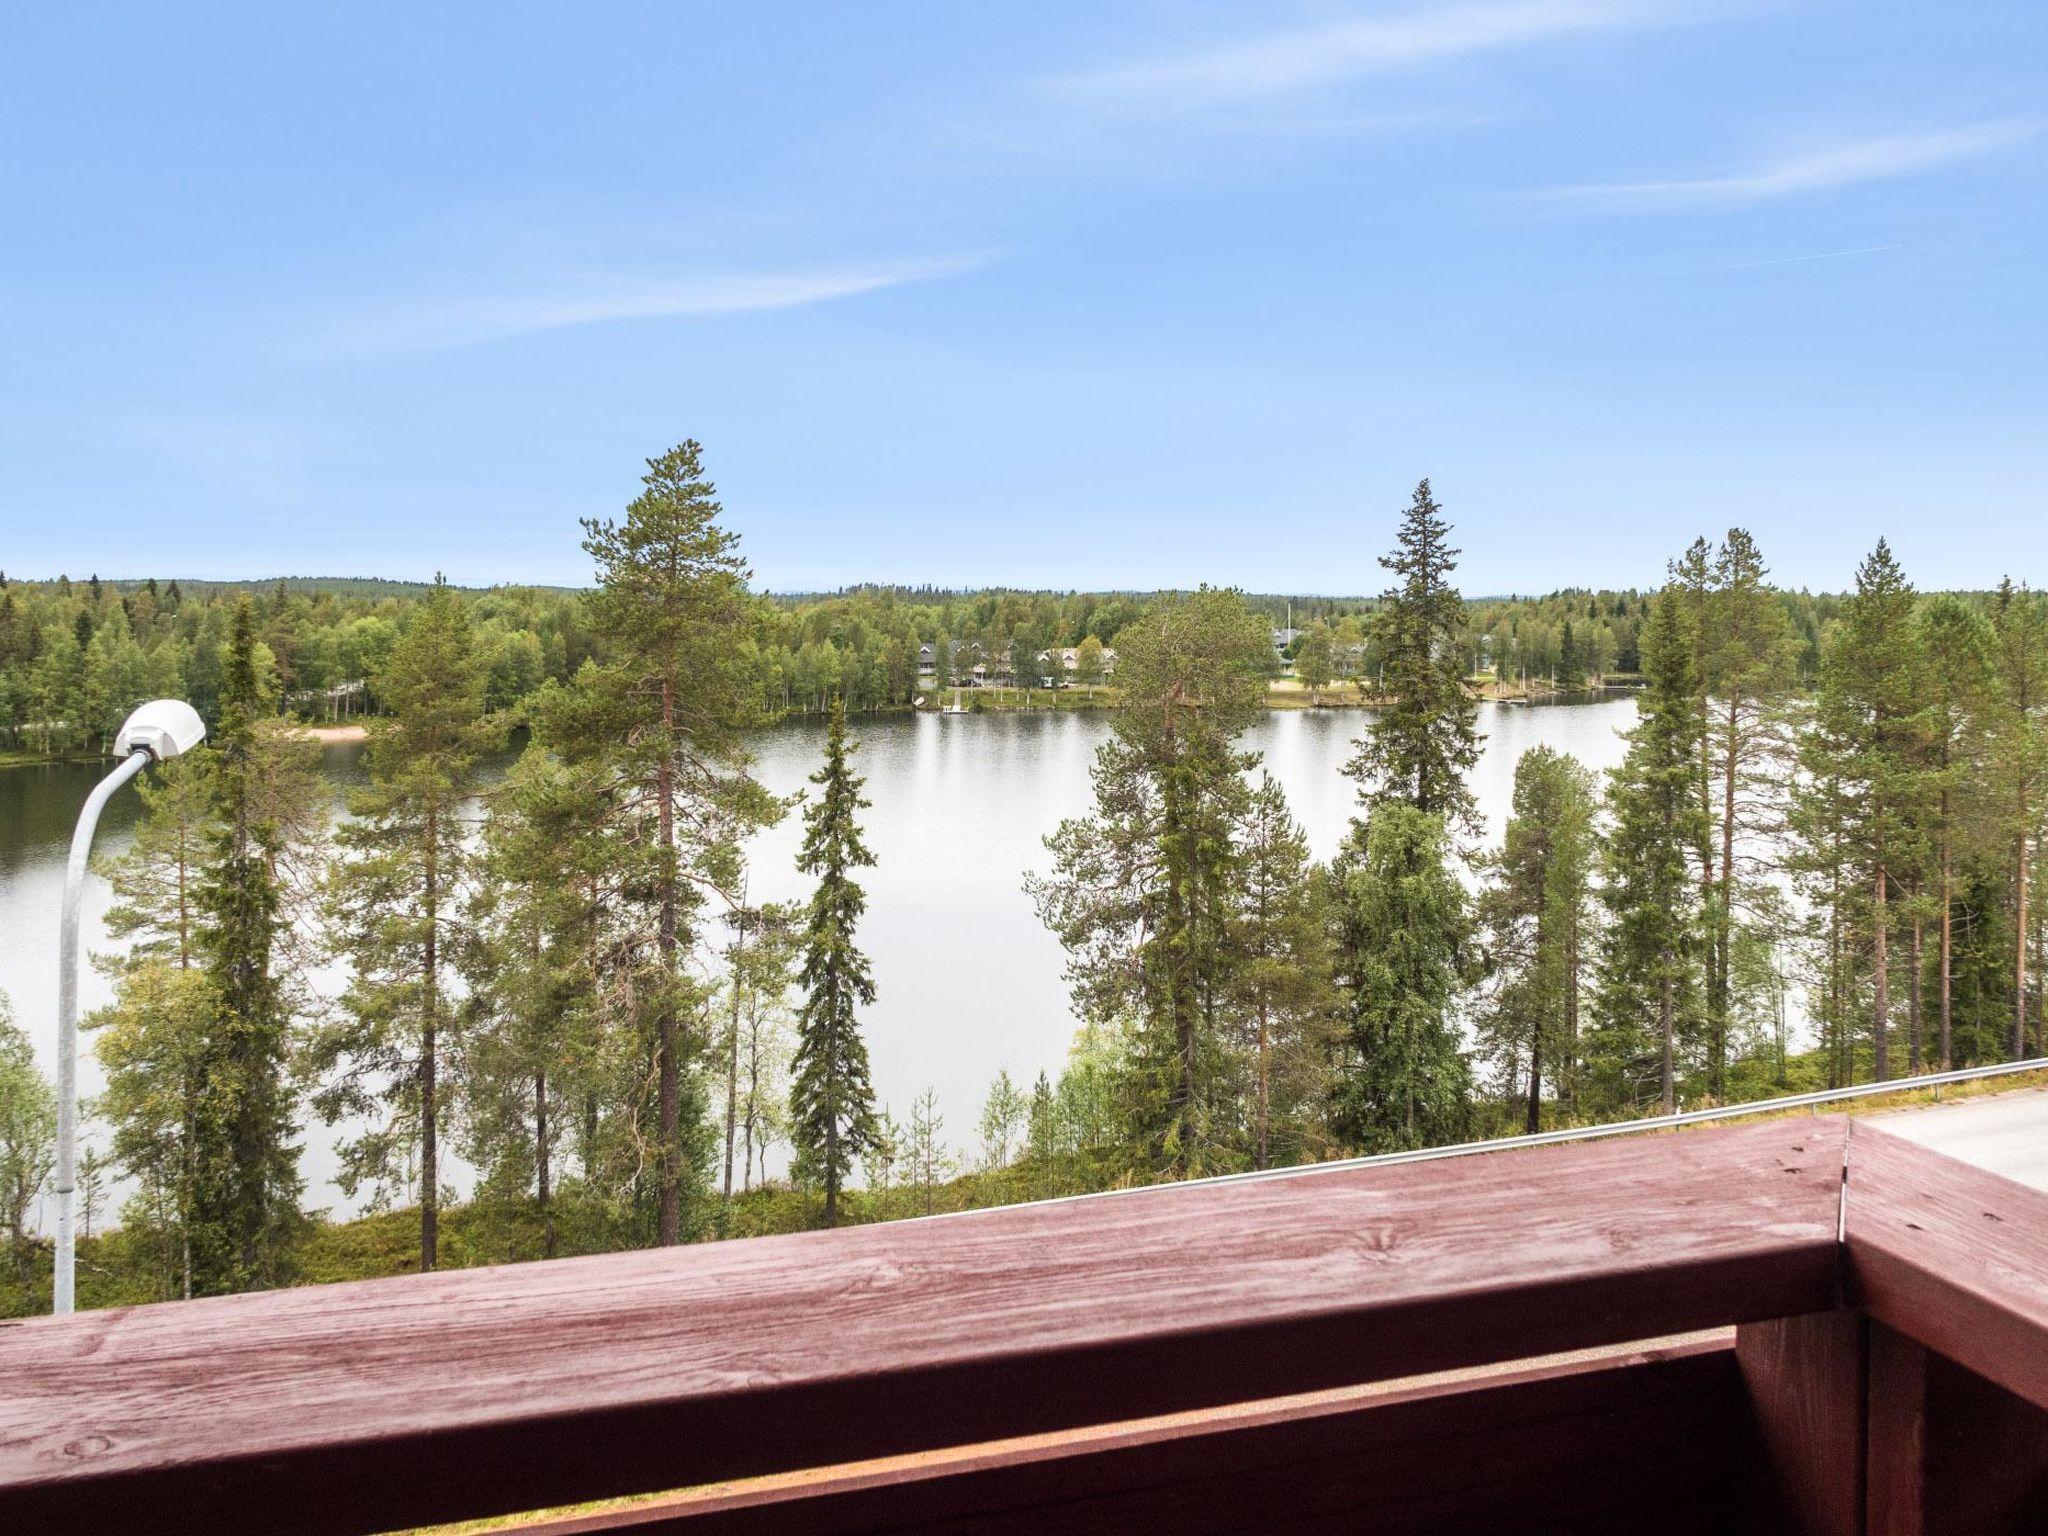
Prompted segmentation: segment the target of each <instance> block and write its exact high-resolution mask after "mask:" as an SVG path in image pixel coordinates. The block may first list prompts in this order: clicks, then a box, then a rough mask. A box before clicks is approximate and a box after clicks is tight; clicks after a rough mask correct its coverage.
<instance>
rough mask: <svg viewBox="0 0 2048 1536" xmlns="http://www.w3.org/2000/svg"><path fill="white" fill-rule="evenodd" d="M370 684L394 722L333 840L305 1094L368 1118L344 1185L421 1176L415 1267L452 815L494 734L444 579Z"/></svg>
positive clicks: (460, 857) (443, 1038)
mask: <svg viewBox="0 0 2048 1536" xmlns="http://www.w3.org/2000/svg"><path fill="white" fill-rule="evenodd" d="M374 687H375V690H376V694H377V697H378V698H379V699H380V700H382V701H383V704H384V706H385V708H386V709H388V710H389V711H390V714H389V715H387V716H386V717H384V718H382V719H380V720H378V721H376V722H374V723H373V724H372V725H371V727H370V735H369V741H368V744H367V746H366V748H365V750H364V758H365V761H366V764H367V766H368V768H369V775H370V782H369V784H368V786H367V787H365V788H363V789H361V790H359V791H357V792H356V793H355V794H353V795H351V796H350V797H349V809H350V810H351V812H352V813H353V815H352V817H351V819H350V820H349V821H347V822H345V823H344V824H343V825H342V826H341V828H340V829H339V832H338V833H337V837H336V841H337V842H339V843H340V845H341V847H342V848H343V850H344V851H345V854H346V855H347V856H346V857H344V858H343V859H342V860H340V861H339V862H338V863H337V864H336V865H335V868H334V872H333V875H332V879H331V890H330V896H331V902H332V912H333V916H334V920H335V923H336V926H337V928H338V929H339V931H340V935H341V939H342V945H343V948H344V949H345V951H346V952H347V954H348V956H349V958H350V960H351V961H352V962H353V972H354V974H353V977H352V979H351V981H350V983H349V986H348V990H347V991H346V992H344V993H343V994H342V999H341V1002H342V1014H343V1016H342V1017H341V1018H340V1019H338V1020H337V1021H336V1022H335V1023H333V1024H332V1025H330V1026H328V1027H326V1028H324V1029H322V1030H320V1031H319V1032H318V1033H317V1034H316V1035H315V1037H314V1040H313V1042H312V1048H311V1051H310V1053H309V1054H310V1060H311V1062H312V1064H313V1066H314V1068H315V1070H316V1071H318V1072H319V1073H320V1074H321V1075H322V1076H323V1078H324V1079H325V1084H324V1086H323V1087H322V1088H321V1089H320V1091H319V1092H318V1093H317V1094H315V1095H314V1105H315V1107H316V1108H318V1109H319V1111H320V1113H321V1115H322V1116H323V1117H324V1118H325V1119H326V1120H327V1122H328V1123H329V1124H330V1125H332V1124H334V1123H335V1122H336V1121H339V1120H343V1119H347V1120H350V1121H352V1122H362V1123H366V1124H367V1125H368V1129H367V1130H366V1131H364V1133H363V1134H361V1135H360V1136H357V1137H355V1138H353V1139H351V1140H350V1141H349V1142H348V1143H347V1144H346V1145H345V1146H344V1147H343V1149H342V1187H343V1189H344V1190H346V1191H348V1192H349V1193H351V1194H353V1193H354V1192H355V1190H356V1188H357V1187H358V1186H359V1185H360V1184H362V1183H364V1182H372V1183H375V1184H377V1185H379V1186H381V1187H384V1188H390V1187H392V1186H394V1185H397V1184H401V1183H403V1182H405V1181H406V1180H407V1178H408V1176H409V1175H412V1174H414V1173H417V1177H418V1183H419V1196H420V1268H421V1270H423V1271H424V1270H430V1269H432V1268H434V1266H435V1264H436V1262H437V1261H438V1257H439V1231H440V1204H441V1150H440V1149H441V1135H442V1131H443V1128H444V1123H445V1121H446V1119H447V1110H446V1108H445V1107H444V1100H445V1097H446V1091H447V1079H446V1077H445V1075H444V1072H443V1065H444V1057H445V1053H446V1049H447V1037H448V1033H449V1029H450V1025H451V1023H452V1022H453V1019H454V1013H455V1010H454V1007H453V1003H452V996H451V994H452V988H451V986H450V980H451V976H452V972H453V968H454V965H455V962H456V960H457V958H458V947H459V945H460V943H461V941H462V939H463V937H464V934H465V924H464V921H463V919H464V903H465V900H466V896H467V885H468V881H469V877H470V872H471V866H472V863H473V862H474V855H473V850H472V842H473V838H472V836H471V832H472V829H471V827H470V826H469V825H468V823H467V820H466V818H465V816H464V812H463V807H464V804H465V802H467V801H468V800H469V799H470V798H471V797H472V796H473V795H474V794H475V792H476V762H477V757H478V754H479V753H481V752H482V751H484V750H485V749H486V748H487V747H488V746H490V745H492V744H493V742H494V740H495V738H496V736H497V734H498V733H497V731H496V729H495V728H494V727H493V726H492V725H491V724H490V723H489V722H487V721H486V719H485V717H484V663H483V658H482V657H481V656H480V655H479V653H478V650H477V646H476V641H475V639H474V637H473V636H472V634H471V632H470V625H469V614H468V611H467V609H466V608H465V607H464V606H463V602H462V599H461V598H460V597H458V596H457V595H456V594H455V592H454V590H453V589H452V588H450V587H449V586H448V585H447V583H446V582H444V581H442V580H440V579H439V578H438V577H437V578H436V579H435V582H434V587H433V590H432V591H431V592H430V593H429V594H428V595H427V597H426V599H425V601H424V602H422V603H421V604H420V606H419V607H418V608H417V609H415V610H414V612H413V615H412V622H411V623H409V624H408V625H407V626H406V628H405V632H404V633H403V634H402V635H401V636H400V637H399V641H398V644H397V646H396V647H394V648H393V650H392V652H391V655H390V658H389V659H388V660H387V661H386V663H385V665H384V666H383V668H382V669H381V670H380V671H379V672H378V674H377V676H376V678H375V680H374Z"/></svg>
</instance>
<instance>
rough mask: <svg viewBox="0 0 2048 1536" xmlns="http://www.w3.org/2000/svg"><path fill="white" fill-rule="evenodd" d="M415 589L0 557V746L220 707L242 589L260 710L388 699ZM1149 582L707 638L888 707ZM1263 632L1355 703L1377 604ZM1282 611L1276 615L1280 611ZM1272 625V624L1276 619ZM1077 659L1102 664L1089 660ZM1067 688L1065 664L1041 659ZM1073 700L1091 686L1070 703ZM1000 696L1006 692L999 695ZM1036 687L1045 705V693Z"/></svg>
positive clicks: (1498, 632) (1473, 658)
mask: <svg viewBox="0 0 2048 1536" xmlns="http://www.w3.org/2000/svg"><path fill="white" fill-rule="evenodd" d="M433 590H434V588H433V586H432V584H431V583H417V582H394V581H374V580H369V579H362V578H338V579H318V580H314V579H303V578H302V579H283V580H278V581H274V582H261V583H256V584H253V585H249V584H244V585H237V584H233V583H223V582H200V581H190V580H187V581H177V580H165V581H159V580H157V579H155V578H150V579H147V580H142V581H103V580H101V579H100V578H99V577H98V576H92V577H89V578H87V579H85V580H82V581H73V580H71V579H70V578H68V577H62V576H60V577H58V578H56V579H54V580H49V581H21V580H18V579H16V580H10V579H9V578H8V577H7V576H6V575H5V574H4V573H0V754H5V755H11V756H15V757H40V756H53V755H64V754H73V753H97V752H101V751H104V750H105V749H106V746H107V743H108V742H109V741H110V740H111V738H112V735H113V733H114V732H115V731H116V730H117V729H118V728H119V726H120V724H121V721H122V720H123V719H124V718H126V715H127V712H128V711H129V710H130V709H132V708H133V707H134V706H135V705H136V704H137V703H140V702H141V701H143V700H145V699H150V698H158V697H178V698H185V699H189V700H190V701H191V702H192V703H193V704H194V705H195V706H196V707H197V708H198V709H199V711H200V713H201V714H202V715H204V716H205V717H206V719H207V721H208V722H209V723H210V724H212V723H217V721H218V719H219V716H220V710H221V669H222V667H223V665H224V663H225V656H226V649H227V644H228V639H229V631H230V629H231V627H232V624H233V620H234V613H235V609H236V606H237V605H238V604H239V603H240V602H241V601H242V599H244V598H247V599H249V601H250V604H251V607H252V610H253V618H254V624H255V633H256V640H257V646H258V649H257V653H256V656H257V662H256V664H257V666H258V669H259V670H260V671H261V673H262V674H263V678H264V689H265V693H264V699H265V708H266V709H268V710H271V711H273V712H275V713H278V714H281V715H285V716H289V717H291V718H294V719H297V720H301V721H305V722H311V723H320V722H329V721H336V720H342V719H352V718H355V717H357V716H362V715H374V714H383V713H386V712H388V708H389V706H388V701H386V700H385V699H384V697H383V695H382V693H381V691H380V687H379V678H380V676H381V674H382V672H383V669H384V668H385V666H386V665H387V663H388V662H389V659H390V656H391V652H392V648H393V646H394V645H395V644H396V643H397V639H398V636H399V634H400V633H401V632H402V631H403V630H404V628H405V627H406V625H407V624H408V623H409V622H410V621H411V616H412V615H413V614H414V612H416V611H417V610H418V608H419V607H420V605H421V604H422V603H424V602H425V601H426V600H427V599H428V598H429V597H430V596H431V594H432V592H433ZM456 596H457V597H458V598H459V599H460V600H461V602H462V603H463V605H464V606H465V607H466V608H467V610H468V617H469V624H470V628H471V630H472V632H473V635H474V637H475V641H476V645H477V647H478V650H479V653H480V654H481V656H482V658H483V670H484V700H485V704H486V706H487V707H488V708H489V709H491V710H493V711H504V710H508V709H511V708H513V707H515V706H517V705H519V704H521V703H523V702H524V701H525V700H527V699H530V698H531V697H533V696H534V695H535V694H536V693H538V692H539V691H540V690H541V689H542V688H543V687H545V686H547V685H548V684H551V683H552V684H566V683H568V682H569V681H570V680H571V679H572V678H573V677H574V676H575V674H576V673H577V671H578V670H579V669H580V668H581V667H582V666H583V664H584V663H585V662H586V661H588V660H590V659H591V658H592V657H593V656H594V655H595V654H596V653H597V651H596V645H595V642H594V639H593V636H592V634H591V631H590V618H589V611H588V602H587V595H586V594H585V593H582V592H579V591H573V590H569V589H566V588H552V587H493V588H489V589H485V590H473V591H458V592H457V593H456ZM1157 596H1158V594H1155V593H1138V592H1109V593H1104V592H1074V593H1053V592H1010V591H979V592H942V591H936V590H932V589H921V588H900V587H881V586H862V587H854V588H849V589H847V590H845V591H843V592H835V593H813V594H800V595H775V596H769V595H759V594H749V595H748V596H747V598H746V600H745V601H744V602H743V603H742V605H741V611H740V612H739V613H737V614H736V615H735V616H734V621H733V623H732V625H731V627H730V629H729V631H728V632H727V634H726V636H725V654H724V655H723V656H722V657H721V665H722V666H723V667H725V668H727V669H729V670H731V671H732V672H733V673H734V675H735V676H736V677H738V678H739V679H740V680H741V682H742V683H743V685H744V686H746V687H747V688H748V689H749V690H750V691H751V692H752V693H753V695H754V697H755V701H756V703H757V705H758V707H759V709H760V710H761V711H762V712H763V713H764V714H771V715H772V714H781V713H823V712H824V711H825V710H826V709H828V708H829V707H830V704H831V702H832V701H833V700H834V699H839V700H843V701H844V703H845V704H846V707H847V708H848V709H849V710H850V711H852V712H853V713H855V714H862V713H873V712H875V711H877V710H884V709H900V708H905V707H908V706H909V705H910V704H911V703H912V702H913V701H914V700H915V699H917V698H918V697H919V696H920V695H921V694H922V693H923V692H925V691H926V690H929V689H931V688H932V687H933V685H934V683H935V682H937V681H940V680H944V681H948V682H950V681H953V680H958V681H961V682H969V681H973V680H974V679H975V678H976V676H977V673H976V668H977V667H979V668H981V673H980V674H979V675H980V676H981V677H982V678H983V679H984V680H993V679H994V678H996V677H1003V678H1005V679H1007V678H1009V677H1010V676H1011V675H1013V674H1012V672H1011V669H1010V667H1009V666H1008V665H1007V659H1008V658H1010V657H1012V656H1022V655H1040V654H1043V653H1045V652H1047V651H1050V650H1055V649H1062V648H1067V647H1088V648H1090V649H1091V650H1092V647H1090V642H1091V641H1092V642H1094V644H1095V645H1098V646H1100V647H1102V648H1104V650H1105V651H1107V652H1109V654H1111V655H1112V656H1113V653H1114V647H1115V645H1116V641H1117V637H1118V635H1119V634H1121V633H1122V631H1123V630H1124V628H1125V627H1126V626H1127V625H1129V624H1130V623H1131V622H1132V621H1133V620H1134V619H1135V618H1136V617H1137V616H1138V615H1139V614H1140V613H1142V612H1144V611H1145V609H1146V608H1147V607H1148V606H1149V605H1150V604H1151V603H1152V602H1153V601H1154V600H1155V598H1156V597H1157ZM1776 600H1777V601H1778V602H1779V603H1781V604H1782V605H1783V607H1784V609H1785V613H1786V618H1787V622H1788V623H1789V624H1790V626H1791V628H1792V632H1793V634H1794V636H1795V639H1796V650H1797V654H1796V657H1795V667H1796V671H1797V674H1798V676H1799V677H1800V678H1801V679H1802V680H1804V681H1808V682H1810V681H1811V679H1812V677H1813V675H1814V673H1815V671H1816V670H1817V668H1818V665H1819V646H1820V634H1821V631H1822V629H1823V628H1824V627H1825V625H1826V624H1827V623H1828V622H1829V621H1830V620H1831V619H1832V617H1833V615H1834V612H1835V610H1836V607H1837V604H1838V601H1839V600H1838V599H1835V598H1831V597H1826V596H1822V597H1813V596H1810V595H1808V594H1805V593H1780V594H1776ZM1245 602H1246V604H1247V605H1248V606H1249V607H1250V608H1251V609H1252V610H1253V611H1255V612H1257V613H1258V614H1260V615H1261V616H1262V617H1263V618H1265V619H1267V620H1269V621H1270V623H1271V625H1272V627H1273V629H1274V632H1275V634H1276V635H1277V636H1279V637H1280V638H1281V640H1282V645H1281V647H1280V656H1278V657H1276V658H1275V660H1276V663H1277V662H1278V661H1280V660H1281V659H1283V658H1284V660H1285V661H1287V662H1290V663H1292V665H1293V669H1294V670H1295V671H1296V672H1297V673H1298V674H1299V675H1300V676H1301V677H1302V678H1303V680H1304V681H1305V682H1307V683H1309V684H1311V685H1313V686H1314V687H1315V688H1316V689H1317V690H1318V695H1319V696H1320V695H1321V692H1322V690H1324V689H1327V688H1328V687H1329V686H1330V685H1331V684H1333V683H1334V684H1336V685H1337V688H1338V692H1337V694H1336V695H1334V696H1333V701H1335V700H1341V699H1344V698H1346V697H1347V695H1346V694H1345V692H1344V690H1345V688H1346V686H1347V685H1352V687H1353V692H1352V693H1351V694H1350V695H1348V697H1352V698H1355V697H1357V696H1358V695H1357V693H1356V685H1363V687H1364V690H1365V693H1364V696H1365V697H1376V696H1377V692H1378V689H1379V687H1380V685H1381V683H1382V681H1383V675H1384V669H1385V657H1384V655H1383V653H1382V650H1381V647H1380V643H1379V638H1378V634H1379V632H1378V630H1377V628H1376V626H1375V624H1374V622H1373V614H1374V609H1375V607H1376V606H1377V599H1368V598H1351V599H1338V598H1324V597H1288V596H1247V597H1246V598H1245ZM1465 610H1466V615H1467V622H1466V626H1465V629H1464V632H1463V638H1462V644H1463V646H1464V649H1463V651H1461V654H1463V655H1465V656H1466V657H1467V659H1468V663H1469V666H1470V669H1471V671H1472V672H1473V674H1474V675H1475V676H1485V677H1488V678H1497V679H1498V680H1499V681H1500V682H1501V683H1502V684H1503V685H1505V686H1518V685H1523V684H1530V683H1533V684H1536V685H1540V686H1541V687H1544V688H1549V687H1559V688H1565V689H1571V688H1577V687H1583V686H1585V685H1587V684H1588V683H1591V682H1596V681H1599V680H1601V679H1603V678H1606V677H1610V676H1621V677H1633V676H1634V675H1635V674H1637V673H1638V672H1639V671H1640V668H1641V658H1640V650H1641V647H1640V641H1639V636H1640V633H1641V630H1642V627H1643V625H1644V623H1645V622H1646V621H1647V618H1648V613H1649V598H1648V596H1646V595H1645V594H1643V593H1639V592H1633V591H1630V592H1591V591H1568V592H1554V593H1551V594H1549V595H1547V596H1544V597H1498V598H1480V599H1473V600H1472V601H1470V602H1469V603H1467V604H1466V605H1465ZM1290 621H1291V623H1290ZM1290 631H1291V633H1290ZM1097 666H1098V668H1099V667H1100V666H1101V663H1100V662H1099V661H1098V663H1097ZM1047 670H1048V675H1049V676H1050V677H1051V679H1052V680H1053V681H1054V682H1055V683H1061V684H1063V683H1067V682H1074V683H1079V684H1086V683H1089V682H1094V681H1101V680H1102V679H1101V676H1100V675H1095V676H1091V675H1090V673H1089V671H1088V663H1087V662H1086V660H1085V658H1084V659H1083V662H1082V665H1081V666H1080V667H1078V668H1068V669H1065V670H1063V669H1061V668H1059V667H1052V668H1049V669H1047ZM1093 697H1094V695H1093V694H1092V691H1091V699H1093ZM1005 702H1006V703H1012V704H1013V703H1014V702H1015V701H1014V700H1006V701H1005ZM1039 702H1040V703H1046V702H1050V700H1049V699H1048V698H1046V697H1044V696H1041V697H1040V698H1039Z"/></svg>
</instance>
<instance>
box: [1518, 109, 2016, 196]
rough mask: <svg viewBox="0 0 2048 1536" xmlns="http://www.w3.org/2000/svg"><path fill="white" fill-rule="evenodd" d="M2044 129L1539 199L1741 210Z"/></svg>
mask: <svg viewBox="0 0 2048 1536" xmlns="http://www.w3.org/2000/svg"><path fill="white" fill-rule="evenodd" d="M2039 131H2040V124H2039V123H2036V122H2031V121H2024V120H2019V119H2011V118H2007V119H2001V120H1999V121H1996V122H1988V123H1975V124H1972V125H1970V126H1968V127H1965V128H1947V129H1940V130H1936V131H1933V132H1927V133H1899V134H1889V135H1886V136H1885V137H1882V138H1874V139H1860V140H1857V141H1856V142H1854V143H1849V144H1840V145H1836V146H1834V147H1833V148H1830V149H1823V150H1818V151H1814V152H1811V153H1808V154H1802V155H1794V156H1791V157H1789V158H1787V159H1783V160H1779V161H1777V162H1775V163H1773V164H1770V165H1763V166H1758V167H1756V168H1754V169H1752V170H1748V171H1742V172H1738V173H1736V174H1734V175H1728V176H1702V177H1697V178H1692V179H1688V180H1682V181H1624V182H1607V183H1600V184H1595V185H1590V186H1572V187H1552V188H1549V189H1547V190H1545V191H1542V192H1538V193H1535V194H1533V196H1534V197H1535V198H1536V199H1537V200H1538V201H1542V202H1547V203H1553V204H1556V205H1558V206H1560V207H1567V208H1582V209H1587V210H1589V211H1594V212H1636V211H1645V212H1653V211H1658V210H1662V209H1680V208H1740V207H1744V206H1747V205H1748V204H1751V203H1761V202H1768V201H1771V200H1772V199H1775V198H1781V197H1798V196H1800V195H1801V194H1803V193H1810V192H1827V191H1832V190H1834V189H1835V188H1837V187H1852V186H1857V185H1860V184H1862V183H1864V182H1872V181H1889V180H1891V179H1893V178H1895V177H1900V176H1911V175H1913V174H1915V173H1916V172H1920V171H1929V170H1933V169H1935V168H1936V167H1938V166H1943V165H1950V164H1953V163H1954V162H1956V161H1960V160H1974V159H1976V158H1978V157H1979V156H1982V155H1988V154H1992V153H1994V152H1995V151H1998V150H2001V149H2007V148H2010V147H2011V146H2013V145H2015V144H2019V143H2021V142H2023V141H2025V140H2027V139H2030V138H2032V137H2033V136H2034V135H2035V134H2036V133H2038V132H2039Z"/></svg>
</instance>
